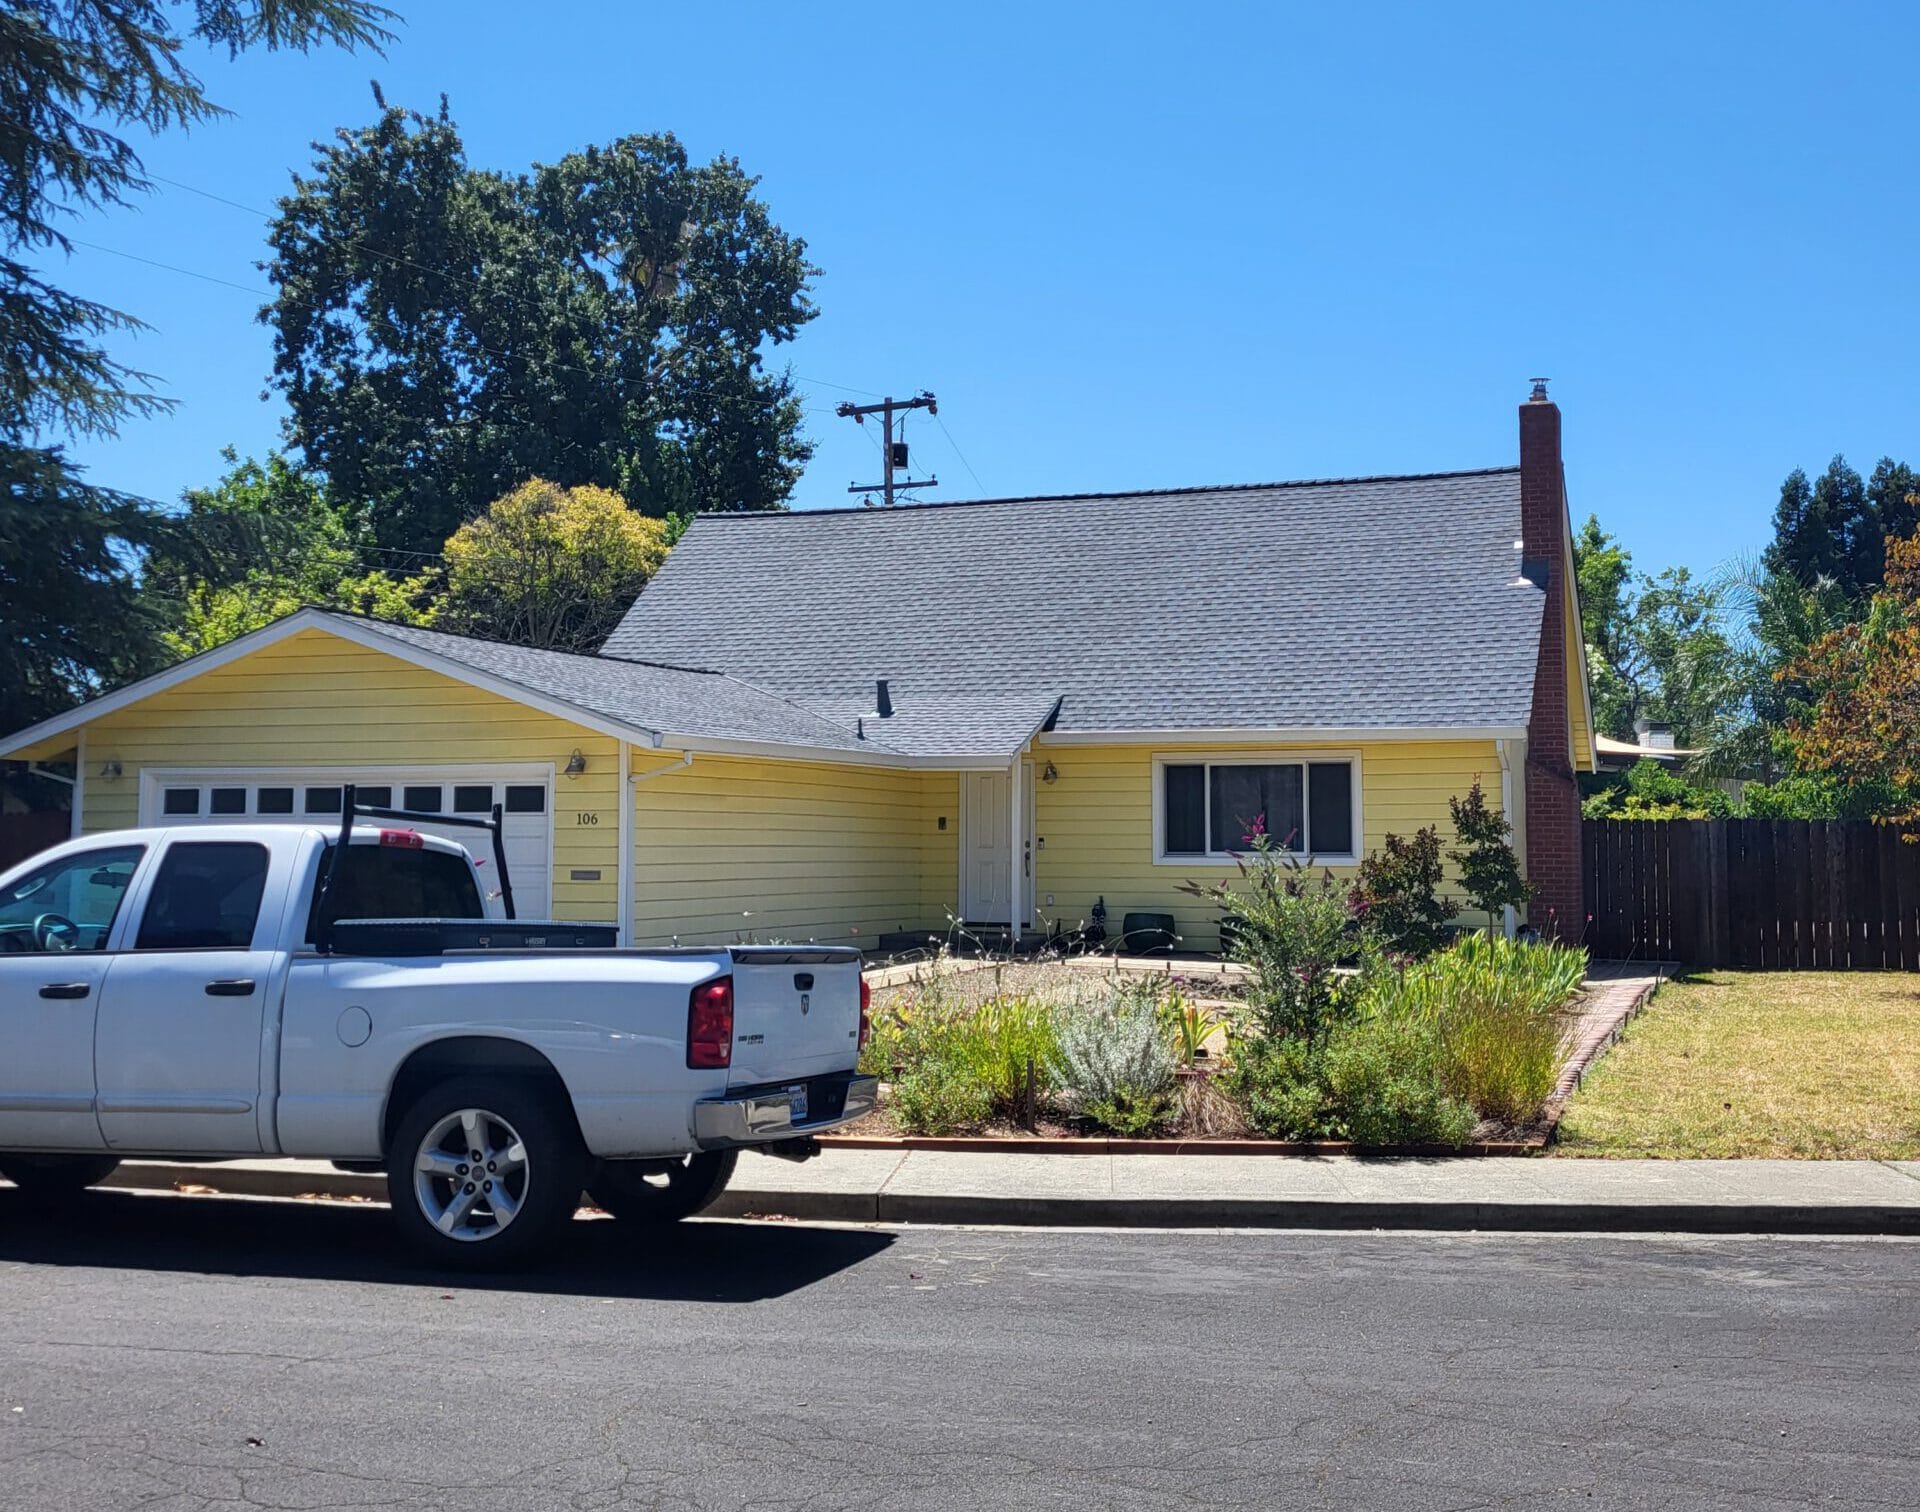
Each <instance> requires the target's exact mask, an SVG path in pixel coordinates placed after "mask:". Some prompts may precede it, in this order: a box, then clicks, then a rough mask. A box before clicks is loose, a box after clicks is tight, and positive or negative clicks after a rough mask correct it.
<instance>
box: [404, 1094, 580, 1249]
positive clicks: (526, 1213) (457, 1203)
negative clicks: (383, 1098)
mask: <svg viewBox="0 0 1920 1512" xmlns="http://www.w3.org/2000/svg"><path fill="white" fill-rule="evenodd" d="M584 1169H585V1158H584V1156H583V1155H582V1153H581V1150H580V1143H579V1139H578V1137H577V1136H576V1135H575V1133H574V1130H573V1128H572V1125H571V1122H570V1121H569V1120H568V1118H567V1116H566V1113H565V1111H564V1110H563V1109H562V1108H560V1107H559V1106H558V1105H557V1102H556V1099H555V1096H554V1094H553V1093H551V1092H550V1091H548V1090H547V1089H546V1088H544V1087H542V1086H541V1085H539V1084H538V1083H537V1082H534V1081H532V1080H530V1079H528V1080H515V1079H511V1078H496V1077H486V1076H460V1077H453V1078H450V1079H449V1080H447V1081H443V1082H440V1083H438V1084H437V1085H435V1086H433V1087H430V1088H428V1089H427V1091H426V1092H424V1093H422V1094H421V1095H420V1096H419V1097H418V1098H416V1099H415V1100H414V1103H413V1105H412V1106H411V1107H410V1108H408V1109H407V1111H406V1112H405V1113H404V1114H402V1115H401V1118H400V1123H399V1127H398V1128H397V1129H395V1131H394V1138H393V1148H392V1150H391V1151H390V1152H389V1158H388V1163H387V1195H388V1199H389V1200H390V1201H391V1202H392V1204H393V1216H394V1220H395V1222H397V1223H398V1224H399V1225H400V1231H401V1233H402V1234H403V1235H405V1237H406V1239H407V1241H408V1242H409V1243H410V1244H412V1245H413V1247H414V1248H415V1249H416V1250H418V1251H419V1252H420V1253H421V1254H422V1255H423V1256H425V1257H426V1258H427V1259H429V1260H431V1261H433V1262H434V1263H436V1264H439V1265H450V1266H457V1267H460V1268H462V1269H471V1270H482V1269H490V1268H493V1267H499V1266H510V1265H517V1264H522V1263H524V1262H526V1261H528V1260H531V1259H533V1258H535V1257H536V1256H537V1255H539V1254H540V1253H541V1252H542V1251H543V1250H544V1249H546V1248H547V1247H548V1246H549V1245H550V1244H551V1243H552V1242H553V1240H554V1239H555V1238H556V1237H557V1235H558V1232H559V1229H560V1226H561V1225H562V1224H563V1223H565V1222H566V1221H567V1220H568V1219H570V1218H571V1217H572V1216H573V1214H574V1210H575V1209H576V1208H577V1207H578V1206H579V1205H580V1186H581V1175H582V1172H583V1170H584Z"/></svg>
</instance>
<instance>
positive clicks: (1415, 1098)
mask: <svg viewBox="0 0 1920 1512" xmlns="http://www.w3.org/2000/svg"><path fill="white" fill-rule="evenodd" d="M1326 1084H1327V1096H1328V1101H1329V1103H1330V1104H1331V1106H1332V1109H1333V1112H1334V1116H1335V1119H1336V1120H1337V1125H1338V1127H1339V1128H1340V1130H1341V1132H1343V1133H1344V1134H1345V1136H1346V1137H1347V1138H1348V1139H1351V1140H1352V1141H1353V1142H1354V1143H1355V1144H1357V1145H1365V1146H1381V1145H1410V1144H1412V1145H1418V1144H1436V1145H1450V1146H1453V1147H1455V1148H1457V1147H1459V1146H1460V1145H1463V1144H1465V1143H1466V1142H1467V1141H1468V1140H1469V1139H1471V1138H1472V1137H1473V1128H1474V1125H1475V1123H1477V1122H1478V1119H1477V1118H1476V1117H1475V1115H1474V1111H1473V1108H1472V1107H1471V1106H1470V1105H1469V1104H1467V1103H1466V1102H1464V1101H1462V1100H1461V1099H1459V1098H1457V1097H1453V1096H1450V1095H1449V1094H1448V1092H1447V1089H1446V1086H1445V1083H1444V1081H1443V1078H1442V1064H1441V1053H1440V1045H1439V1037H1438V1036H1437V1035H1436V1034H1435V1032H1434V1031H1433V1029H1432V1028H1431V1027H1430V1026H1428V1025H1426V1024H1424V1023H1422V1022H1420V1021H1419V1020H1417V1019H1406V1018H1363V1019H1361V1020H1359V1021H1358V1022H1356V1023H1353V1024H1350V1025H1348V1026H1347V1027H1346V1028H1344V1029H1342V1030H1341V1031H1340V1032H1339V1033H1338V1034H1336V1035H1335V1036H1334V1037H1333V1039H1332V1041H1331V1043H1329V1044H1328V1046H1327V1055H1326Z"/></svg>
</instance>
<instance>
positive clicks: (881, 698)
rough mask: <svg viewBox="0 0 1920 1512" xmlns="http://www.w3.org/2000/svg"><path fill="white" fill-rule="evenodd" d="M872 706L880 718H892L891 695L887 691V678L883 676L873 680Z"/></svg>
mask: <svg viewBox="0 0 1920 1512" xmlns="http://www.w3.org/2000/svg"><path fill="white" fill-rule="evenodd" d="M873 707H874V710H875V711H876V712H877V713H878V714H879V715H880V717H881V718H882V719H891V718H893V695H892V694H891V693H889V692H888V691H887V680H886V679H885V678H884V677H882V678H879V679H877V680H876V681H875V682H874V685H873Z"/></svg>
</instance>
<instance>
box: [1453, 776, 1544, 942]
mask: <svg viewBox="0 0 1920 1512" xmlns="http://www.w3.org/2000/svg"><path fill="white" fill-rule="evenodd" d="M1447 806H1448V807H1449V808H1450V809H1452V810H1453V833H1454V837H1455V839H1456V840H1457V841H1458V842H1459V843H1458V844H1457V845H1456V846H1455V847H1454V849H1452V850H1450V851H1448V852H1447V859H1448V860H1449V861H1451V862H1452V863H1453V864H1454V866H1455V868H1457V869H1458V871H1459V873H1460V884H1461V886H1462V887H1463V888H1464V889H1465V891H1466V894H1467V898H1468V900H1469V901H1470V902H1472V904H1473V906H1474V907H1475V908H1479V909H1484V910H1485V911H1486V915H1487V931H1488V933H1489V934H1491V933H1492V932H1493V931H1494V929H1495V928H1496V927H1497V921H1498V920H1499V918H1500V914H1501V910H1502V909H1505V908H1507V907H1509V906H1511V907H1514V908H1524V907H1525V906H1526V903H1527V900H1528V899H1529V898H1531V897H1532V896H1533V888H1532V886H1531V884H1529V883H1528V881H1527V880H1526V878H1524V877H1522V876H1521V875H1520V858H1519V857H1518V856H1516V855H1515V854H1514V853H1513V826H1512V825H1510V824H1508V823H1507V819H1506V815H1504V814H1502V813H1499V812H1497V811H1496V810H1494V809H1493V808H1491V807H1489V806H1488V804H1487V795H1486V794H1485V793H1484V792H1482V791H1481V788H1480V780H1479V778H1477V777H1476V778H1475V779H1474V783H1473V786H1472V788H1470V789H1469V790H1468V792H1467V796H1466V797H1464V798H1449V799H1448V800H1447Z"/></svg>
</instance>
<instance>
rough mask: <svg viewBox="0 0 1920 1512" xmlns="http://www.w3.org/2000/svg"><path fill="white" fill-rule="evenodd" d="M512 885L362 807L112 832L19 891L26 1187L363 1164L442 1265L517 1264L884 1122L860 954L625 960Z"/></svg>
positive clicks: (13, 1053)
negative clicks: (867, 1122)
mask: <svg viewBox="0 0 1920 1512" xmlns="http://www.w3.org/2000/svg"><path fill="white" fill-rule="evenodd" d="M349 804H351V800H350V799H349ZM363 812H365V811H363ZM375 812H381V811H375ZM391 817H394V818H396V819H400V816H391ZM400 822H403V823H404V819H401V820H400ZM349 834H350V835H351V843H350V844H347V845H344V846H343V845H342V840H343V837H345V836H347V835H349ZM342 855H344V856H345V858H346V859H345V861H344V863H343V864H340V865H338V866H337V867H336V865H335V858H336V857H339V856H342ZM496 858H498V848H497V847H496ZM495 875H496V877H499V880H500V883H501V887H500V891H501V892H503V893H504V894H505V897H506V900H507V901H506V904H505V906H504V907H503V906H502V903H501V901H500V899H499V898H498V897H497V896H489V892H488V889H487V887H486V886H484V885H483V882H482V872H481V870H479V869H477V868H476V863H475V862H474V860H473V859H472V858H471V857H470V856H469V855H468V853H467V852H466V851H465V850H464V849H462V848H461V847H460V846H458V845H455V844H453V843H452V842H451V841H447V840H442V839H438V838H434V837H431V836H425V835H421V834H419V833H417V832H416V831H414V830H411V829H406V828H373V827H367V826H364V825H358V824H356V823H355V822H354V818H353V813H352V810H351V807H350V808H349V812H348V815H347V818H346V820H345V821H344V822H343V824H342V826H341V828H340V829H339V830H338V831H332V830H321V829H313V828H305V827H299V826H294V825H261V824H252V825H245V824H236V825H231V826H214V825H202V826H198V827H194V828H171V829H143V830H127V831H123V832H119V833H115V834H103V835H93V836H89V837H87V838H85V839H82V840H73V841H69V842H67V843H66V844H64V845H60V846H57V847H55V848H54V849H52V850H50V851H46V852H43V853H42V854H41V855H39V856H36V857H34V858H33V859H32V860H30V861H28V862H26V863H25V864H23V865H21V866H19V867H16V868H14V869H13V870H12V871H9V872H7V873H6V874H5V875H4V876H0V1174H4V1175H5V1176H6V1177H8V1178H9V1179H11V1180H12V1181H13V1182H14V1183H15V1184H16V1185H18V1186H20V1187H21V1188H23V1189H25V1190H26V1191H27V1192H28V1193H30V1194H34V1195H37V1196H39V1197H41V1198H43V1199H44V1198H51V1197H55V1196H58V1195H60V1194H62V1193H70V1192H77V1191H78V1190H79V1189H80V1188H82V1187H85V1186H89V1185H92V1184H94V1183H96V1182H99V1181H101V1180H104V1179H105V1178H106V1177H107V1176H108V1175H110V1174H111V1173H112V1171H113V1169H114V1167H115V1166H116V1165H118V1164H119V1162H120V1161H121V1160H123V1159H138V1158H140V1157H143V1156H146V1157H154V1156H165V1157H173V1158H178V1157H201V1158H209V1159H223V1158H224V1159H233V1158H241V1157H256V1158H257V1157H262V1156H286V1157H296V1158H317V1159H327V1160H333V1161H337V1162H339V1163H340V1164H342V1165H343V1166H345V1167H347V1168H349V1169H361V1170H384V1171H385V1172H386V1173H387V1186H388V1191H389V1194H390V1196H391V1199H392V1204H393V1212H394V1216H395V1218H396V1220H397V1221H398V1223H399V1224H400V1227H401V1229H402V1230H403V1231H404V1232H405V1233H406V1235H407V1236H408V1237H409V1238H410V1239H411V1240H413V1241H414V1243H415V1244H417V1245H418V1246H420V1247H421V1248H422V1249H423V1250H425V1251H426V1252H428V1254H429V1255H430V1256H432V1257H433V1258H435V1259H437V1260H438V1261H440V1262H442V1263H448V1264H454V1265H474V1266H490V1265H497V1264H503V1263H512V1262H516V1261H519V1260H523V1259H526V1258H528V1257H530V1256H532V1255H533V1254H535V1253H536V1252H538V1251H539V1250H540V1249H541V1248H542V1247H543V1246H544V1245H545V1244H546V1243H547V1242H549V1241H551V1240H552V1239H553V1238H554V1237H555V1236H556V1234H557V1232H558V1231H559V1228H560V1225H561V1224H562V1223H563V1222H565V1220H567V1219H568V1218H570V1217H571V1216H572V1215H573V1213H574V1211H575V1209H576V1207H577V1206H578V1202H579V1198H580V1194H581V1192H582V1190H583V1189H584V1190H586V1191H587V1192H588V1193H589V1194H590V1195H591V1197H592V1198H593V1200H594V1202H595V1203H596V1204H597V1205H598V1206H600V1207H602V1208H604V1209H606V1210H607V1211H608V1212H610V1213H612V1214H613V1215H614V1216H615V1217H616V1218H618V1219H621V1220H624V1221H628V1222H632V1223H636V1224H651V1223H660V1222H667V1221H672V1220H675V1219H678V1218H683V1217H686V1216H688V1215H689V1214H691V1213H694V1212H697V1211H699V1209H700V1208H702V1207H704V1206H705V1205H706V1204H708V1203H709V1202H711V1201H712V1200H713V1199H714V1197H716V1196H717V1195H718V1194H719V1193H720V1191H721V1190H722V1188H723V1187H724V1186H725V1185H726V1182H727V1180H728V1178H729V1177H730V1176H731V1174H732V1172H733V1166H734V1160H735V1156H736V1152H737V1151H738V1150H741V1149H746V1148H759V1149H762V1150H765V1151H767V1152H768V1153H771V1154H779V1155H785V1156H788V1157H789V1158H805V1157H806V1156H807V1155H808V1154H810V1153H812V1152H813V1150H814V1148H815V1146H814V1145H813V1143H812V1140H811V1137H810V1136H812V1135H813V1134H815V1133H817V1132H818V1131H820V1130H823V1129H829V1128H832V1127H834V1126H835V1125H838V1124H842V1123H845V1122H848V1121H850V1120H852V1119H854V1118H857V1117H859V1116H860V1115H861V1114H863V1113H865V1112H867V1111H868V1110H869V1109H871V1108H872V1106H873V1103H874V1096H875V1089H876V1084H875V1082H874V1080H873V1079H872V1078H871V1077H864V1076H860V1075H857V1074H856V1073H855V1069H854V1067H855V1062H856V1060H857V1058H858V1055H859V1050H860V1045H861V1043H862V1041H863V1040H864V1039H865V1035H866V1022H867V1007H866V992H865V985H864V983H863V982H862V980H861V976H860V956H859V954H858V952H856V951H854V950H850V949H846V948H842V947H819V946H803V947H795V948H789V947H774V946H732V947H720V948H714V949H674V950H640V949H617V948H614V947H613V945H612V931H611V929H610V928H609V927H607V926H593V925H584V926H583V925H572V924H558V923H545V924H541V923H534V924H529V923H525V922H515V921H512V920H511V918H510V914H511V896H512V895H511V892H510V891H508V890H507V884H506V882H505V879H504V877H500V875H499V874H498V873H496V874H495ZM353 921H378V922H353Z"/></svg>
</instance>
